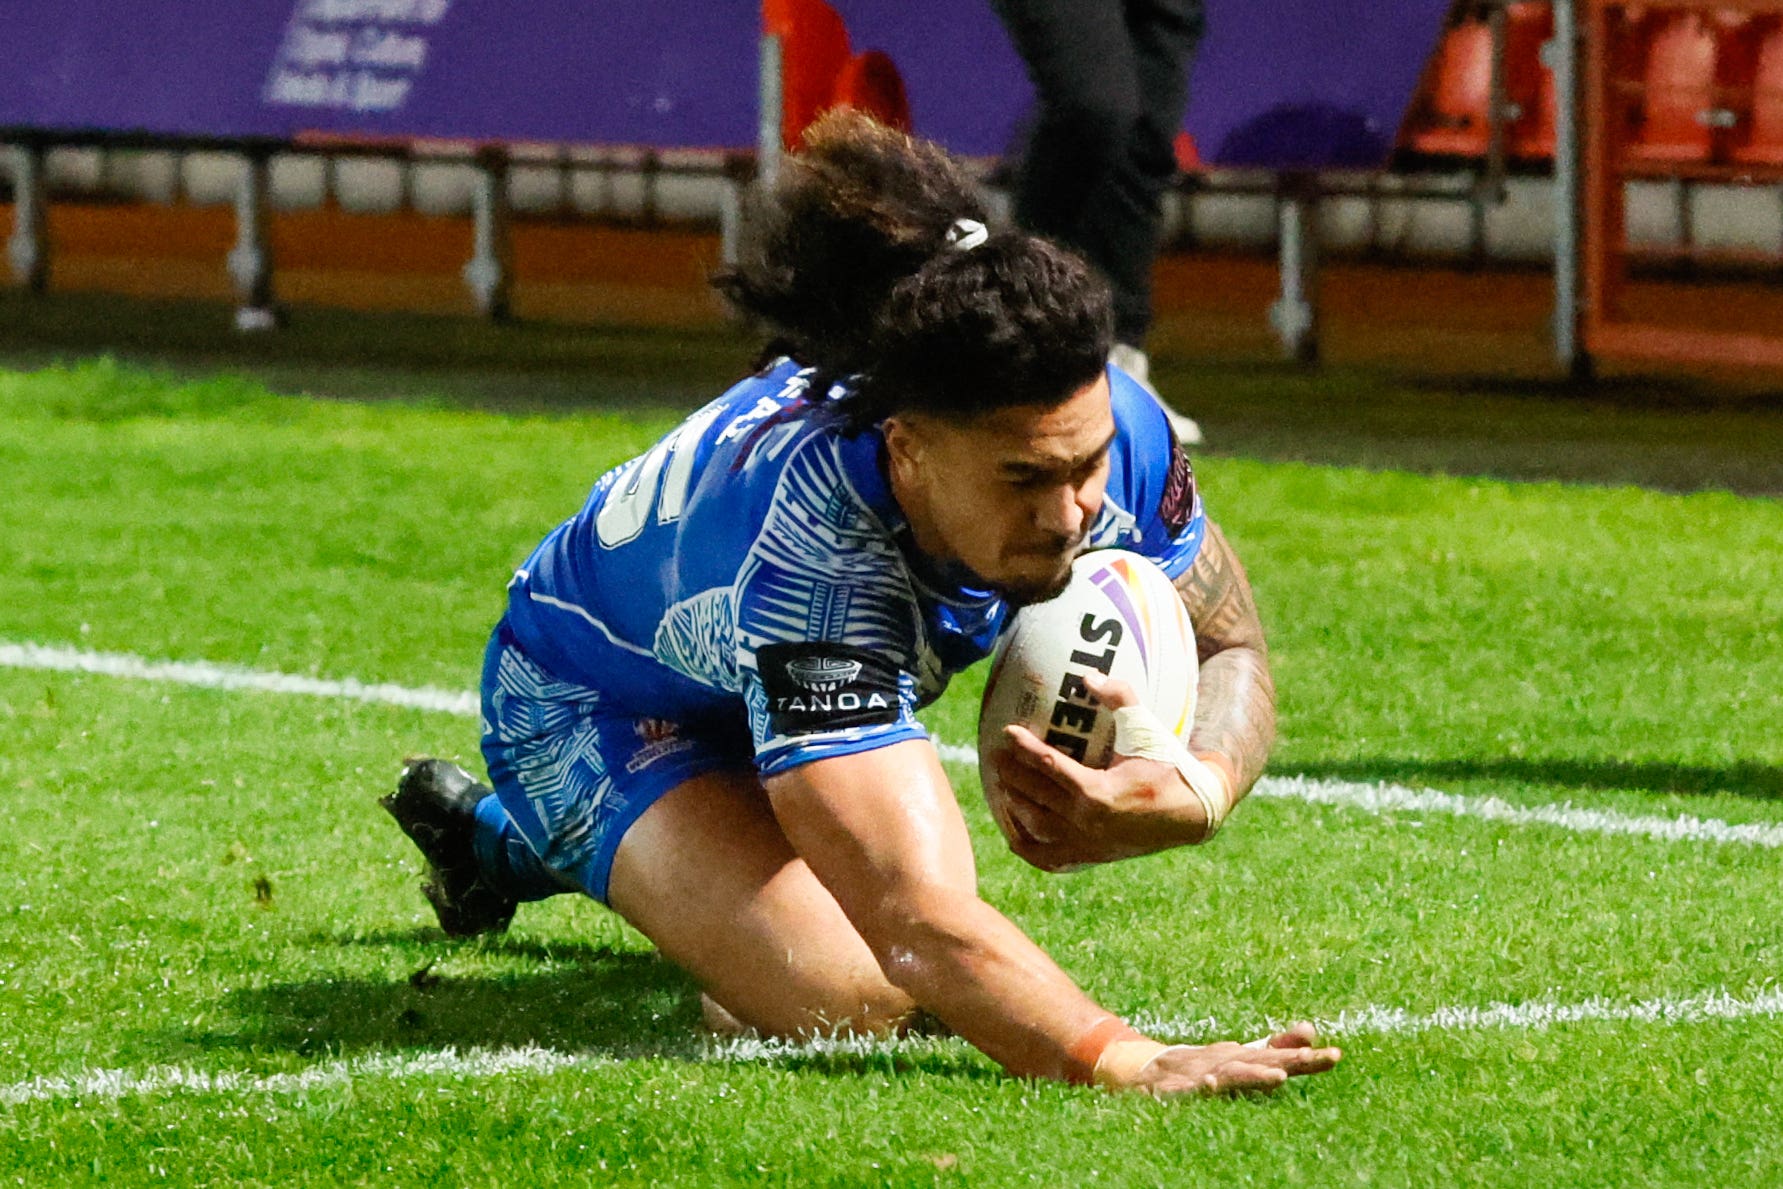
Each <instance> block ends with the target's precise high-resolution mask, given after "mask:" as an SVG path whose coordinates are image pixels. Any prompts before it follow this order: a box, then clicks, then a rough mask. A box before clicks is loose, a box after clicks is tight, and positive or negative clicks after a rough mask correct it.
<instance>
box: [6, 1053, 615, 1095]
mask: <svg viewBox="0 0 1783 1189" xmlns="http://www.w3.org/2000/svg"><path fill="white" fill-rule="evenodd" d="M615 1061H616V1059H615V1058H612V1057H606V1056H602V1055H597V1054H589V1053H560V1052H557V1051H555V1050H552V1049H540V1048H531V1047H528V1048H512V1049H464V1050H458V1049H441V1050H439V1051H437V1052H431V1053H412V1054H400V1053H392V1054H379V1055H376V1056H370V1057H358V1058H354V1059H353V1060H351V1061H330V1062H327V1063H325V1064H322V1065H312V1066H311V1067H309V1068H308V1069H303V1070H299V1071H297V1072H296V1073H272V1074H260V1075H255V1074H247V1073H231V1072H227V1071H224V1072H220V1073H207V1072H205V1071H203V1070H197V1069H192V1068H190V1067H187V1066H177V1065H162V1066H154V1067H151V1068H149V1069H146V1070H143V1071H141V1072H132V1071H130V1070H127V1069H96V1070H91V1071H88V1072H86V1073H79V1074H73V1075H71V1076H68V1077H42V1078H31V1079H29V1080H28V1081H23V1082H13V1083H12V1084H11V1085H0V1106H22V1105H23V1104H25V1103H28V1102H48V1101H52V1100H56V1099H67V1098H73V1099H97V1100H101V1101H110V1100H115V1099H119V1098H133V1097H137V1096H140V1095H150V1094H167V1093H172V1092H176V1091H184V1092H187V1093H192V1094H302V1093H304V1092H305V1091H308V1090H325V1089H329V1088H331V1087H336V1086H346V1085H350V1084H352V1083H354V1082H357V1081H363V1080H387V1081H399V1080H402V1079H404V1078H417V1077H442V1078H476V1079H482V1078H493V1077H500V1076H501V1075H503V1074H508V1073H527V1074H542V1073H555V1072H557V1071H558V1070H561V1069H587V1068H594V1067H596V1066H601V1065H612V1064H614V1063H615Z"/></svg>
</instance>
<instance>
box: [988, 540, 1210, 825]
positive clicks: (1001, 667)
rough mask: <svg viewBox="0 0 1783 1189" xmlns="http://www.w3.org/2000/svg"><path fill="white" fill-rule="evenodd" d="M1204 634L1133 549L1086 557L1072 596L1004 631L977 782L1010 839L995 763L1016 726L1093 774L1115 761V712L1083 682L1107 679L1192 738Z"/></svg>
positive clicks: (1026, 614)
mask: <svg viewBox="0 0 1783 1189" xmlns="http://www.w3.org/2000/svg"><path fill="white" fill-rule="evenodd" d="M1199 668H1200V666H1199V664H1198V663H1197V660H1196V654H1195V629H1194V627H1193V625H1191V624H1190V622H1189V615H1188V612H1187V611H1185V610H1184V609H1183V605H1182V596H1181V595H1180V594H1178V593H1177V590H1176V587H1175V585H1174V584H1173V583H1172V582H1171V581H1170V579H1169V578H1168V577H1166V576H1165V575H1164V572H1163V571H1162V570H1160V569H1158V567H1157V566H1156V565H1155V564H1153V563H1152V562H1151V561H1150V560H1149V559H1147V558H1144V557H1141V556H1140V555H1139V554H1137V553H1129V552H1128V551H1126V550H1124V549H1099V550H1096V551H1094V552H1091V553H1086V554H1084V555H1083V556H1082V557H1080V558H1078V559H1077V561H1076V562H1074V563H1073V564H1072V566H1071V581H1070V583H1069V585H1067V586H1066V587H1065V591H1064V593H1063V594H1060V595H1059V596H1058V597H1057V598H1054V599H1049V600H1047V601H1046V602H1044V603H1036V604H1034V605H1033V606H1030V607H1024V608H1022V610H1021V611H1019V612H1017V613H1016V615H1015V619H1014V622H1013V623H1012V624H1011V625H1010V626H1009V627H1008V628H1007V629H1006V630H1005V631H1004V633H1003V636H1002V639H1001V640H999V641H998V643H997V649H996V652H995V653H994V654H993V656H992V659H991V673H990V677H989V678H988V679H987V680H986V682H985V686H984V701H983V703H982V704H981V705H980V706H979V711H978V774H979V779H980V781H981V782H982V783H983V785H984V795H985V799H986V800H987V801H989V803H990V807H991V812H992V813H993V814H994V815H995V816H996V818H997V824H998V825H999V826H1001V827H1002V828H1003V833H1004V834H1005V835H1008V836H1010V837H1011V839H1012V840H1013V838H1014V835H1013V834H1012V833H1011V831H1012V828H1013V827H1012V825H1011V823H1010V822H1009V820H1008V817H1007V815H1006V814H1005V812H1004V810H1003V790H1002V784H1001V782H1000V781H999V780H998V779H997V770H996V756H997V754H998V753H999V752H1001V751H1002V750H1004V749H1005V748H1006V747H1008V746H1009V744H1008V742H1007V739H1006V737H1005V735H1004V733H1003V728H1004V727H1006V726H1009V725H1010V724H1012V723H1019V724H1021V725H1022V726H1024V727H1027V728H1028V729H1029V730H1030V731H1032V732H1034V734H1035V735H1037V736H1039V737H1040V738H1041V739H1043V740H1045V741H1046V742H1047V743H1049V744H1051V745H1052V746H1053V747H1056V748H1058V749H1059V750H1060V751H1062V752H1064V753H1065V754H1066V755H1068V756H1070V757H1072V758H1073V759H1075V760H1077V761H1078V762H1080V763H1082V764H1085V765H1087V766H1089V767H1091V768H1106V767H1107V766H1108V764H1109V762H1110V760H1111V759H1112V758H1113V755H1114V714H1113V712H1112V711H1109V710H1106V709H1104V708H1103V707H1102V705H1101V703H1099V702H1098V701H1097V700H1096V698H1095V696H1094V695H1093V694H1091V693H1090V692H1089V690H1088V689H1087V688H1086V687H1085V686H1084V684H1083V678H1084V676H1085V675H1086V674H1090V673H1102V674H1105V675H1107V676H1109V677H1115V678H1119V679H1120V680H1122V681H1125V682H1126V683H1127V684H1128V685H1130V686H1132V687H1133V689H1134V691H1135V692H1137V693H1138V695H1139V698H1140V700H1141V701H1142V702H1144V703H1145V705H1146V706H1148V707H1150V708H1151V710H1152V712H1153V713H1154V714H1156V715H1157V716H1158V719H1159V721H1161V722H1162V723H1164V725H1165V726H1167V727H1169V728H1170V729H1172V730H1173V731H1175V732H1176V734H1177V735H1178V736H1179V737H1181V738H1183V739H1184V740H1186V739H1187V738H1188V734H1189V728H1190V726H1191V725H1192V724H1193V722H1194V718H1195V681H1196V678H1197V676H1198V675H1199Z"/></svg>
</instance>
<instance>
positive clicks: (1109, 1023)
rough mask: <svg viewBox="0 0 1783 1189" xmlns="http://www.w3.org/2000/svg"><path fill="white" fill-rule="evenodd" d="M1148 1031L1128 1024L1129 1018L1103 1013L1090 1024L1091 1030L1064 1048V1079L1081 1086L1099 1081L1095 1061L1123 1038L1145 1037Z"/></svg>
mask: <svg viewBox="0 0 1783 1189" xmlns="http://www.w3.org/2000/svg"><path fill="white" fill-rule="evenodd" d="M1144 1039H1145V1034H1144V1033H1142V1032H1140V1031H1139V1030H1138V1029H1137V1028H1132V1027H1129V1026H1128V1024H1127V1021H1125V1020H1123V1019H1121V1018H1120V1017H1119V1016H1104V1017H1102V1018H1101V1019H1100V1020H1097V1021H1096V1022H1095V1023H1094V1024H1091V1025H1090V1027H1089V1031H1087V1032H1085V1033H1084V1034H1083V1035H1082V1036H1080V1037H1078V1038H1077V1040H1076V1041H1074V1042H1073V1043H1072V1045H1071V1047H1070V1048H1069V1049H1067V1050H1066V1051H1065V1056H1066V1058H1067V1060H1066V1066H1065V1080H1066V1081H1068V1082H1071V1083H1073V1084H1074V1085H1078V1086H1090V1085H1094V1084H1095V1081H1096V1062H1097V1061H1099V1060H1100V1059H1101V1057H1102V1054H1103V1052H1104V1051H1106V1050H1107V1048H1108V1046H1109V1045H1111V1044H1117V1043H1119V1042H1121V1041H1124V1040H1144Z"/></svg>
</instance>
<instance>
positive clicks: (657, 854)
mask: <svg viewBox="0 0 1783 1189" xmlns="http://www.w3.org/2000/svg"><path fill="white" fill-rule="evenodd" d="M961 877H962V878H964V879H971V878H973V877H972V874H971V872H962V873H961ZM607 899H608V903H609V904H610V905H611V906H612V907H613V909H614V910H615V911H617V912H618V913H619V914H620V915H621V916H623V917H625V919H626V920H627V921H629V922H631V924H632V925H633V926H635V927H636V928H637V929H638V930H639V931H640V932H641V933H643V934H644V935H645V936H646V937H648V938H650V940H651V941H653V942H655V943H656V947H657V949H659V950H660V951H661V952H662V954H663V955H664V956H665V957H667V958H669V959H670V960H671V961H673V962H675V963H676V964H677V965H679V966H681V967H682V968H684V969H685V970H687V971H688V972H689V973H691V974H692V975H693V976H694V978H695V979H697V980H698V981H699V983H700V985H701V986H702V987H703V988H704V989H705V991H706V993H707V996H708V998H709V1001H710V1004H711V1006H709V1007H708V1009H707V1012H706V1016H707V1019H708V1022H709V1023H712V1024H714V1025H715V1026H716V1030H719V1031H731V1030H735V1028H736V1026H737V1025H742V1026H744V1027H747V1028H753V1029H755V1030H757V1031H759V1032H762V1033H764V1034H767V1035H776V1036H791V1035H810V1034H812V1033H814V1032H817V1033H829V1032H834V1031H837V1030H844V1031H853V1032H887V1031H891V1030H893V1029H896V1028H897V1027H898V1026H900V1025H901V1024H902V1023H904V1022H905V1021H906V1020H907V1019H908V1018H909V1016H910V1015H911V1013H912V1012H913V1011H914V1009H915V1004H914V1003H913V1002H912V1001H911V999H910V997H909V996H908V995H906V994H905V993H904V992H902V991H900V990H898V989H897V988H896V987H894V986H892V985H891V983H890V982H888V981H887V980H886V978H885V975H884V974H883V973H881V971H880V969H879V965H878V963H877V962H876V961H875V960H874V958H873V954H872V952H871V951H870V950H869V949H868V948H867V943H866V942H865V941H863V940H861V937H860V934H859V933H858V932H856V931H855V928H854V926H853V925H852V924H850V923H849V921H848V918H847V917H846V916H844V915H843V913H842V909H841V908H840V907H839V906H838V905H837V904H836V901H835V899H834V898H833V897H832V896H831V895H830V894H829V892H828V891H826V890H825V889H824V887H823V885H822V884H821V883H819V882H818V880H817V877H816V876H815V875H813V874H812V873H811V869H810V868H809V867H807V866H806V865H805V863H804V861H803V860H801V859H800V858H799V857H798V856H797V855H796V854H795V853H794V852H793V849H792V846H791V845H790V844H789V843H788V842H787V840H786V836H785V834H783V833H782V832H781V829H780V826H779V824H778V823H777V822H776V821H775V820H774V815H773V813H772V811H771V810H770V809H769V807H768V800H767V795H766V793H764V792H763V791H762V789H761V786H760V785H759V784H758V783H757V782H756V781H755V779H754V777H753V776H751V775H748V774H746V773H740V772H715V773H708V774H706V775H703V776H698V777H695V778H694V779H692V780H690V781H688V782H687V783H685V784H683V785H680V786H678V787H677V788H675V789H674V790H673V791H671V792H670V793H669V794H668V795H667V796H665V797H663V798H662V799H661V800H660V801H658V802H657V803H656V804H654V805H652V806H651V807H650V808H649V809H648V810H647V811H645V813H644V815H643V816H642V817H640V818H639V819H638V821H637V823H636V824H635V825H633V826H632V828H631V829H630V830H628V831H627V832H626V835H625V838H624V839H623V840H622V841H621V842H620V844H619V849H618V851H617V853H616V854H615V855H614V858H613V872H612V876H611V880H610V882H609V884H608V888H607ZM714 1007H715V1008H717V1009H719V1010H718V1011H714V1010H712V1008H714ZM727 1016H728V1017H729V1019H728V1020H727V1019H726V1017H727Z"/></svg>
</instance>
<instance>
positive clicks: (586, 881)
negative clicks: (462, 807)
mask: <svg viewBox="0 0 1783 1189" xmlns="http://www.w3.org/2000/svg"><path fill="white" fill-rule="evenodd" d="M483 758H484V760H485V761H487V763H488V765H489V779H490V782H491V784H493V785H494V787H495V794H496V796H497V797H499V798H500V799H501V805H502V808H503V809H505V810H506V811H507V814H508V816H509V817H510V818H512V819H513V822H514V825H515V826H516V827H518V828H519V830H520V833H521V834H522V835H523V836H524V837H525V838H526V841H527V842H528V843H529V844H530V845H531V846H532V849H533V850H534V851H535V852H537V854H538V856H539V858H540V859H541V860H542V861H543V862H544V864H545V865H546V866H547V867H549V868H551V869H552V870H553V871H554V872H556V873H557V874H559V875H561V876H564V877H567V878H568V879H569V880H571V881H573V883H574V884H575V885H576V886H579V887H581V888H582V889H583V890H584V891H586V892H587V893H588V894H589V895H590V896H592V897H594V899H596V900H598V901H600V902H601V903H603V904H605V903H606V902H607V882H608V879H609V877H610V876H611V875H612V871H613V854H614V852H615V851H616V850H618V848H619V840H620V839H621V838H623V837H625V832H626V831H627V830H629V829H631V827H632V825H633V823H635V822H636V821H637V820H638V818H639V817H641V816H643V814H644V811H645V810H647V809H649V808H650V807H651V806H652V805H654V804H655V803H656V802H657V801H659V800H661V799H662V797H663V796H664V795H665V794H667V793H668V792H669V790H670V789H673V788H675V787H676V786H677V785H680V784H683V783H685V782H686V781H688V780H691V779H693V778H694V777H696V776H700V775H703V774H705V773H707V772H714V771H718V770H721V769H724V770H739V771H744V772H751V773H752V772H753V771H754V758H753V753H752V748H751V747H750V742H749V734H748V730H747V728H746V727H743V726H742V725H741V724H740V723H739V728H738V730H737V731H736V732H734V737H732V735H731V734H715V733H695V732H691V731H687V730H684V729H683V728H682V727H681V725H679V724H677V723H673V722H669V721H666V720H663V719H654V718H643V717H639V716H638V715H636V714H633V713H631V712H630V711H628V710H626V709H624V708H622V707H619V706H617V705H615V704H614V703H613V702H612V700H611V699H610V698H609V697H607V696H606V695H604V694H602V693H601V691H599V690H597V689H593V688H590V687H588V686H585V685H576V684H574V683H572V682H567V681H562V680H559V679H558V678H556V677H554V676H552V675H551V674H550V673H547V672H546V671H545V670H543V669H541V668H540V667H539V666H538V665H537V664H536V663H535V662H534V661H533V660H531V659H530V658H529V657H528V656H527V655H526V654H525V653H524V652H522V651H521V650H520V648H519V646H518V645H517V643H516V642H515V640H514V638H513V636H512V634H511V633H510V632H509V630H508V627H507V624H506V623H505V622H504V623H502V624H499V625H497V627H496V629H495V632H494V633H493V634H492V635H491V636H490V638H489V648H488V650H487V651H486V652H485V653H484V657H483Z"/></svg>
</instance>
